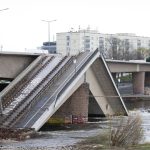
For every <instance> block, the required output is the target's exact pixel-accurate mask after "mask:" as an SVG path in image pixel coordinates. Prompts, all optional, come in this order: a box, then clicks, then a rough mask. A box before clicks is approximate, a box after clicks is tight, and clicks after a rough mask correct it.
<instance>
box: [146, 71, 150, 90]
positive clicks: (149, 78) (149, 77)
mask: <svg viewBox="0 0 150 150" xmlns="http://www.w3.org/2000/svg"><path fill="white" fill-rule="evenodd" d="M145 86H149V87H150V72H146V73H145Z"/></svg>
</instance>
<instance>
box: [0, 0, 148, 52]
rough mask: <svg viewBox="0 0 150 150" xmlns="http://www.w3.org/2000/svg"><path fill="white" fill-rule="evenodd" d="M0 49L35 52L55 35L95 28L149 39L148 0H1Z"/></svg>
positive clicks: (105, 31) (104, 31) (102, 31)
mask: <svg viewBox="0 0 150 150" xmlns="http://www.w3.org/2000/svg"><path fill="white" fill-rule="evenodd" d="M4 8H9V10H6V11H0V47H1V45H2V46H3V50H6V51H24V50H25V48H26V49H35V48H36V47H39V46H41V45H42V43H43V42H45V41H48V31H47V30H48V29H47V23H46V22H42V21H41V20H55V19H56V20H57V21H55V22H53V23H51V27H50V31H51V33H50V34H51V41H52V39H53V36H54V37H55V39H56V33H58V32H67V31H70V29H71V28H74V29H75V30H78V29H79V26H80V28H81V29H86V28H87V27H88V26H90V27H91V29H98V31H99V32H100V33H111V34H114V33H135V34H136V35H138V36H148V37H150V19H149V14H150V1H149V0H1V1H0V10H1V9H4Z"/></svg>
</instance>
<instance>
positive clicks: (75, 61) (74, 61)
mask: <svg viewBox="0 0 150 150" xmlns="http://www.w3.org/2000/svg"><path fill="white" fill-rule="evenodd" d="M73 63H74V70H75V75H76V72H77V69H76V63H77V59H76V57H75V58H74V60H73Z"/></svg>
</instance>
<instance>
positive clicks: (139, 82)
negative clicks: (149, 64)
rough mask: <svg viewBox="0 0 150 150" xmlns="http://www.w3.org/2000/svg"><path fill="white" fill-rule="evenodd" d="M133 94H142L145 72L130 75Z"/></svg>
mask: <svg viewBox="0 0 150 150" xmlns="http://www.w3.org/2000/svg"><path fill="white" fill-rule="evenodd" d="M132 79H133V93H134V94H144V83H145V72H134V73H132Z"/></svg>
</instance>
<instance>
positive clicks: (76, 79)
mask: <svg viewBox="0 0 150 150" xmlns="http://www.w3.org/2000/svg"><path fill="white" fill-rule="evenodd" d="M99 55H100V54H99V51H98V49H97V50H96V51H94V52H85V53H81V54H79V55H77V56H61V55H41V56H39V57H38V58H36V60H35V61H34V62H32V63H31V64H30V65H29V66H28V68H27V69H26V70H25V71H23V73H21V74H20V75H19V76H18V77H17V78H16V79H15V80H14V81H12V83H11V84H10V85H9V86H8V87H7V90H6V89H4V91H2V93H1V102H2V103H1V105H2V110H1V111H2V112H1V113H2V117H1V127H9V128H34V129H35V130H39V129H40V128H41V127H42V126H43V125H44V124H45V123H46V122H47V120H48V119H49V118H50V117H51V116H52V115H53V114H54V113H55V112H56V111H57V110H58V109H59V108H60V107H61V106H62V105H63V104H64V103H65V102H66V100H67V99H68V98H69V97H70V96H71V95H72V94H73V93H74V92H75V91H76V90H77V89H78V88H79V87H80V86H81V85H82V84H83V83H84V82H85V80H86V81H87V82H88V83H89V89H90V90H91V92H92V94H93V95H94V96H95V94H98V95H106V94H108V93H107V89H106V88H105V87H106V86H104V85H103V84H102V82H101V81H100V80H101V79H102V80H108V81H107V82H111V84H108V86H110V89H111V90H112V91H115V92H113V95H114V94H115V95H116V96H118V94H119V93H118V91H117V92H116V88H115V87H114V83H113V82H112V78H111V77H110V73H109V71H108V70H107V69H104V70H105V71H103V72H102V73H101V74H99V71H98V70H97V69H100V71H101V67H103V68H106V65H105V64H104V60H103V59H102V58H101V57H100V58H99ZM97 61H98V63H97ZM99 61H102V63H100V62H99ZM98 66H99V67H98ZM89 72H90V73H89ZM102 75H103V76H106V77H105V78H101V76H102ZM110 78H111V80H110ZM93 79H94V80H93ZM97 89H98V90H97ZM94 91H97V92H100V93H94ZM111 94H112V93H111ZM97 102H98V104H99V106H100V107H101V109H102V111H103V112H104V114H110V115H114V114H116V112H117V111H119V112H120V111H121V112H122V114H125V115H127V110H126V107H125V105H124V103H123V101H122V99H121V98H120V95H119V96H118V97H117V98H116V100H113V101H110V99H109V98H107V97H105V99H103V100H97ZM113 103H115V104H113ZM105 104H107V105H108V107H109V109H107V110H105V109H103V107H105V108H106V105H105ZM74 105H75V104H74ZM111 105H112V106H111ZM114 105H117V107H114ZM81 109H82V108H81ZM85 110H87V109H85ZM86 114H87V113H86Z"/></svg>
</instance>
